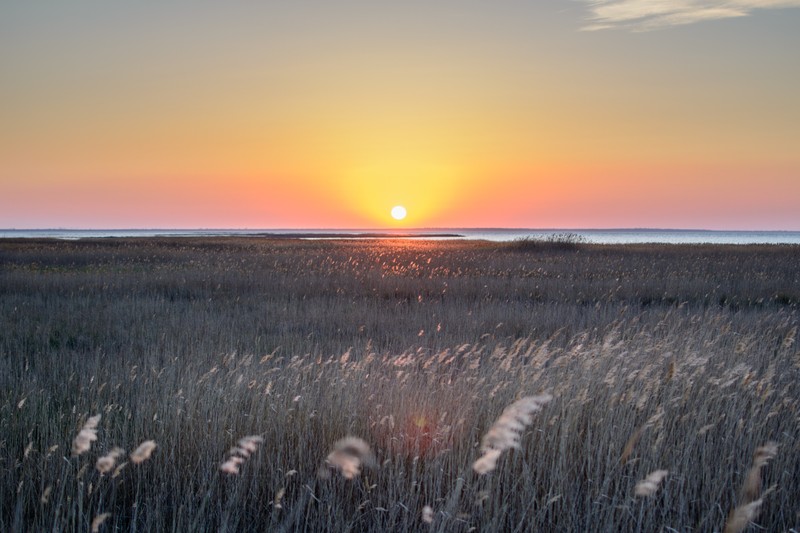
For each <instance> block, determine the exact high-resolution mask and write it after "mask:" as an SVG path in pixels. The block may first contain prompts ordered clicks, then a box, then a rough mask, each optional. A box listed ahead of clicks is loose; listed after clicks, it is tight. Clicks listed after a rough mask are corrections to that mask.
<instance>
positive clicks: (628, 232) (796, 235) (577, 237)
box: [0, 228, 800, 245]
mask: <svg viewBox="0 0 800 533" xmlns="http://www.w3.org/2000/svg"><path fill="white" fill-rule="evenodd" d="M198 237H200V238H203V237H204V238H237V237H240V238H268V239H276V240H278V239H280V240H285V239H305V240H334V239H338V240H345V239H347V240H359V239H362V240H368V239H379V240H387V239H413V240H425V239H429V240H482V241H493V242H514V241H520V240H566V241H576V242H583V243H586V244H793V245H800V231H788V230H779V231H766V230H752V231H733V230H687V229H672V230H662V229H557V228H554V229H519V228H509V229H492V228H404V229H399V228H398V229H348V228H339V229H329V230H328V229H319V228H312V229H271V228H270V229H238V230H237V229H193V230H186V229H127V230H122V229H110V230H109V229H105V230H101V229H97V230H86V229H83V230H76V229H49V230H48V229H34V230H31V229H28V230H25V229H0V241H3V240H11V239H57V240H67V241H73V240H84V239H105V238H135V239H142V238H198Z"/></svg>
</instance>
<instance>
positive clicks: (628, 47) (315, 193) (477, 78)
mask: <svg viewBox="0 0 800 533" xmlns="http://www.w3.org/2000/svg"><path fill="white" fill-rule="evenodd" d="M798 28H800V0H760V1H759V0H726V1H725V0H716V1H715V0H675V1H671V2H664V1H663V0H495V1H492V2H489V1H487V0H480V1H478V0H425V1H420V0H407V1H406V2H388V1H386V2H384V1H379V0H370V1H366V0H363V1H357V0H349V1H333V0H325V1H310V0H295V1H292V2H277V1H266V0H262V1H256V0H248V1H245V0H230V1H227V2H209V1H204V0H194V1H187V0H171V1H154V0H141V1H137V2H108V1H100V0H85V1H81V2H63V1H62V0H59V1H53V0H37V1H36V2H26V1H9V2H3V3H2V4H0V75H1V76H0V228H19V229H22V228H76V229H77V228H103V229H114V228H253V229H255V228H276V229H277V228H395V227H399V228H402V227H407V228H418V227H427V228H455V227H509V228H512V227H513V228H644V227H648V228H703V229H732V230H800V96H799V95H800V31H798ZM396 205H402V206H404V207H405V208H406V210H407V217H406V218H405V219H403V220H402V221H396V220H394V219H393V218H392V217H391V216H390V212H391V209H392V208H393V207H394V206H396Z"/></svg>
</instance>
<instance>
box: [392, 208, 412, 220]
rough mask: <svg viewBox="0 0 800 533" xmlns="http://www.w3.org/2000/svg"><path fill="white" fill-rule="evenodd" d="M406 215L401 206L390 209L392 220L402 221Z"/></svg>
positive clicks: (404, 209)
mask: <svg viewBox="0 0 800 533" xmlns="http://www.w3.org/2000/svg"><path fill="white" fill-rule="evenodd" d="M407 214H408V212H407V211H406V208H405V207H403V206H402V205H396V206H394V207H393V208H392V218H393V219H395V220H403V219H404V218H406V215H407Z"/></svg>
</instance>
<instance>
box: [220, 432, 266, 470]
mask: <svg viewBox="0 0 800 533" xmlns="http://www.w3.org/2000/svg"><path fill="white" fill-rule="evenodd" d="M263 442H264V438H263V437H261V436H260V435H248V436H247V437H242V438H241V439H239V442H237V443H236V446H234V447H233V448H231V450H230V451H229V452H228V459H227V460H226V461H225V462H224V463H222V464H221V465H220V467H219V469H220V470H221V471H222V472H224V473H226V474H230V475H234V476H235V475H238V474H239V467H240V466H241V465H242V464H244V462H245V460H246V459H248V458H249V457H250V456H251V455H252V454H254V453H255V452H256V451H257V450H258V445H259V444H261V443H263Z"/></svg>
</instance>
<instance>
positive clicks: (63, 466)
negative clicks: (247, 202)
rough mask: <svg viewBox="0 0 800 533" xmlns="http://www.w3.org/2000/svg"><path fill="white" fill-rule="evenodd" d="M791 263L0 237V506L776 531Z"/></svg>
mask: <svg viewBox="0 0 800 533" xmlns="http://www.w3.org/2000/svg"><path fill="white" fill-rule="evenodd" d="M798 259H800V250H799V249H798V248H797V247H784V246H776V247H715V246H685V247H684V246H628V247H625V246H623V247H603V246H589V245H583V244H580V245H578V246H576V247H575V248H574V249H572V248H570V249H567V250H560V249H556V250H551V249H545V250H541V249H532V250H529V249H520V247H518V246H517V247H514V246H505V245H501V244H490V243H463V242H405V241H382V242H377V241H360V242H349V241H343V242H314V241H267V240H261V239H174V240H169V239H160V240H159V239H143V240H100V241H86V242H84V241H80V242H56V241H16V242H15V241H8V242H2V243H0V332H2V333H1V334H0V370H2V371H1V372H0V435H2V436H1V437H0V472H2V475H0V488H2V494H3V496H1V497H0V529H2V530H4V531H29V530H65V531H91V530H96V531H122V530H124V531H167V530H170V531H221V530H224V531H249V530H258V531H261V530H275V531H295V530H303V531H326V530H327V531H334V530H335V531H346V530H358V531H379V530H380V531H387V530H391V531H470V530H475V531H484V530H497V531H501V530H502V531H528V530H562V531H586V530H594V531H602V530H605V531H612V530H614V531H657V530H661V531H671V530H676V531H714V530H716V531H722V530H723V529H724V528H726V527H727V528H728V529H727V530H729V531H741V530H743V529H746V528H747V527H753V526H751V525H750V524H751V520H752V521H755V522H756V523H757V524H758V526H759V527H761V528H764V529H766V530H770V531H777V530H790V529H792V528H795V529H796V528H797V526H798V524H800V503H799V502H798V499H797V497H796V481H795V480H796V479H800V463H798V461H797V457H798V454H797V450H798V444H797V443H798V437H800V415H799V414H798V408H800V406H799V405H798V402H800V385H798V383H800V379H798V378H800V342H798V339H797V333H798V325H799V324H800V314H799V313H798V302H800V279H798V278H800V271H799V269H798V268H797V266H796V265H797V264H798ZM534 400H535V401H534ZM534 403H535V408H534V407H533V404H534ZM126 449H127V450H133V452H131V453H129V454H127V455H126V452H124V450H126ZM495 452H497V453H495ZM486 453H489V454H490V455H492V459H491V461H493V464H492V466H493V468H491V469H485V470H483V469H481V470H479V471H476V469H474V468H473V467H474V465H475V464H476V462H478V461H479V460H480V459H481V458H482V457H483V456H484V455H485V454H486ZM753 530H755V528H754V527H753Z"/></svg>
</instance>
